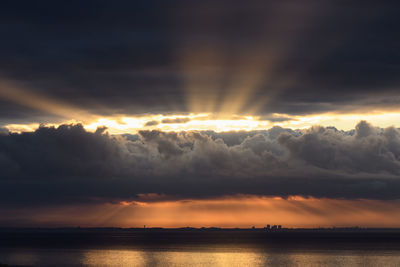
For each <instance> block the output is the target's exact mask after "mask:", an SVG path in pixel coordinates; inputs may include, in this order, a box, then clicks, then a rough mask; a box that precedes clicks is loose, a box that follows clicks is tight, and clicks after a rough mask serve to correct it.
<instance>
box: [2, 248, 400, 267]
mask: <svg viewBox="0 0 400 267" xmlns="http://www.w3.org/2000/svg"><path fill="white" fill-rule="evenodd" d="M0 262H2V263H6V264H9V265H17V266H229V267H233V266H400V253H399V252H398V251H392V252H390V251H387V252H382V251H379V252H371V251H368V252H365V251H357V250H354V251H334V252H332V251H318V252H312V251H311V252H307V251H303V252H291V253H289V252H284V251H281V252H279V251H274V252H268V251H243V252H241V251H231V252H222V251H216V252H210V251H206V252H201V251H198V252H196V251H143V250H142V251H138V250H103V249H93V250H73V249H62V250H60V249H31V250H26V249H25V250H13V249H12V250H9V249H3V250H2V251H1V252H0Z"/></svg>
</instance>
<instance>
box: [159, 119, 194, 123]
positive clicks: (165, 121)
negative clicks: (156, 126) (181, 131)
mask: <svg viewBox="0 0 400 267" xmlns="http://www.w3.org/2000/svg"><path fill="white" fill-rule="evenodd" d="M189 121H190V119H189V118H176V119H163V120H162V121H161V122H162V123H187V122H189Z"/></svg>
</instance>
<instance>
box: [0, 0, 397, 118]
mask: <svg viewBox="0 0 400 267" xmlns="http://www.w3.org/2000/svg"><path fill="white" fill-rule="evenodd" d="M397 10H399V3H398V2H396V1H385V2H378V1H351V3H347V2H343V1H323V2H322V1H307V4H304V3H300V2H299V1H283V2H282V1H269V2H266V1H251V3H250V2H243V1H218V3H217V2H215V1H201V2H198V1H168V3H166V2H165V1H149V2H146V3H144V2H139V1H118V3H117V2H112V1H85V2H84V3H83V2H82V1H61V2H60V1H57V2H54V1H40V2H32V1H7V2H5V3H3V4H2V7H1V10H0V22H1V26H0V34H1V36H2V42H1V43H0V74H1V76H2V79H5V80H11V81H17V82H19V83H21V84H22V85H23V86H24V88H26V90H29V91H30V92H32V93H38V94H40V95H46V96H49V97H52V98H55V99H62V100H63V101H65V102H67V103H70V104H72V105H75V106H78V107H83V108H85V109H87V110H88V111H90V112H94V113H98V114H114V113H120V114H121V113H123V114H136V113H173V112H188V111H189V112H191V110H189V107H188V106H187V103H186V102H185V100H186V99H187V98H186V94H187V91H186V90H187V88H188V87H199V88H200V89H199V90H198V91H197V92H196V94H197V95H196V96H197V97H198V99H203V98H207V97H208V95H209V94H210V91H211V92H214V93H216V94H217V95H218V96H219V98H221V99H223V96H224V95H226V94H227V93H228V94H229V93H230V92H231V90H232V88H234V87H235V86H236V83H239V84H240V85H241V84H242V83H243V81H242V80H240V79H241V77H247V76H246V75H247V74H248V73H249V72H250V73H253V72H254V70H255V71H256V72H259V73H260V75H259V76H260V77H258V78H257V79H258V81H256V84H258V86H257V88H254V89H255V90H254V91H253V93H252V96H251V97H250V99H249V103H248V106H250V107H251V106H252V105H253V101H257V100H260V99H263V98H267V99H269V101H268V104H266V105H264V106H263V107H262V108H261V109H260V110H259V113H260V114H269V113H289V114H307V113H312V112H321V111H337V110H342V111H343V110H353V109H358V108H370V107H375V108H391V107H396V106H398V103H399V97H398V90H397V88H398V86H399V75H398V73H399V71H400V69H399V66H400V65H399V62H400V52H399V49H398V43H399V41H400V36H399V34H398V28H399V25H400V18H399V16H398V12H397ZM192 80H193V81H195V82H194V84H188V81H192ZM204 83H206V84H207V86H206V87H204V86H203V84H204ZM249 84H253V83H252V82H251V81H250V82H249ZM272 96H273V97H272ZM270 98H272V99H270ZM43 113H44V112H40V111H35V112H32V110H31V109H29V108H27V107H24V106H23V105H16V104H14V103H11V102H10V101H6V100H3V101H2V102H1V103H0V119H1V120H2V122H8V121H9V120H13V119H19V120H24V121H29V120H40V121H48V120H52V119H54V118H51V117H49V116H48V114H43Z"/></svg>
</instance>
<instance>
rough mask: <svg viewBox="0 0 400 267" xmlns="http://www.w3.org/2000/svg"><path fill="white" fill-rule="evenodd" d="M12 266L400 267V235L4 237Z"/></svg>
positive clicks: (0, 249) (3, 255)
mask: <svg viewBox="0 0 400 267" xmlns="http://www.w3.org/2000/svg"><path fill="white" fill-rule="evenodd" d="M0 263H1V264H6V265H9V266H229V267H234V266H335V267H336V266H339V267H340V266H379V267H380V266H399V267H400V231H399V232H393V233H390V232H388V233H350V234H348V233H343V234H342V233H313V232H311V233H280V234H268V233H264V232H250V231H248V232H240V231H238V232H228V231H225V232H179V231H178V232H173V231H152V232H141V231H100V232H98V231H25V232H24V231H12V232H10V231H3V232H1V231H0Z"/></svg>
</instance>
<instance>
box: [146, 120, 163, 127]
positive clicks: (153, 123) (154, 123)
mask: <svg viewBox="0 0 400 267" xmlns="http://www.w3.org/2000/svg"><path fill="white" fill-rule="evenodd" d="M158 124H160V122H158V121H148V122H146V124H145V125H144V126H155V125H158Z"/></svg>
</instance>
